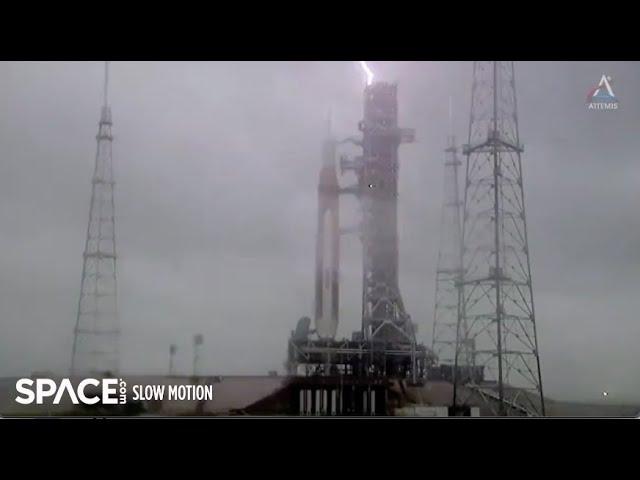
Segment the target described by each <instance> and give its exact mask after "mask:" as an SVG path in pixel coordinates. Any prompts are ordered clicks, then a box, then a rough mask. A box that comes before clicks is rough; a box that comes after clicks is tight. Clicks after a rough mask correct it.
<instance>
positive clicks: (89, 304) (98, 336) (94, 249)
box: [71, 62, 120, 374]
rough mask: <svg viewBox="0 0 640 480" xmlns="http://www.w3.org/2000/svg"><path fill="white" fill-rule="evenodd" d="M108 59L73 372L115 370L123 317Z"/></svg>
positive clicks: (89, 372)
mask: <svg viewBox="0 0 640 480" xmlns="http://www.w3.org/2000/svg"><path fill="white" fill-rule="evenodd" d="M108 83H109V63H108V62H106V63H105V73H104V102H103V106H102V110H101V114H100V122H99V124H98V135H97V136H96V139H97V142H98V146H97V152H96V162H95V170H94V173H93V178H92V180H91V205H90V209H89V225H88V227H87V239H86V244H85V249H84V254H83V263H82V280H81V286H80V298H79V301H78V313H77V319H76V326H75V329H74V341H73V352H72V359H71V373H72V374H104V373H107V372H109V373H111V374H116V373H117V372H118V358H119V345H118V344H119V337H120V330H119V322H118V306H117V297H116V294H117V288H116V240H115V216H114V202H113V188H114V179H113V178H114V177H113V165H112V157H111V144H112V141H113V137H112V135H111V126H112V122H111V108H110V107H109V103H108V96H107V94H108Z"/></svg>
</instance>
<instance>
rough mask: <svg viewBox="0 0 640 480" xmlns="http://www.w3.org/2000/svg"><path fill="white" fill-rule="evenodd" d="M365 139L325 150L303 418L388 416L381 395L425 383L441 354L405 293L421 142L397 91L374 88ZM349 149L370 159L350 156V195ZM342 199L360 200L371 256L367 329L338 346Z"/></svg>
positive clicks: (303, 325)
mask: <svg viewBox="0 0 640 480" xmlns="http://www.w3.org/2000/svg"><path fill="white" fill-rule="evenodd" d="M359 130H360V132H361V133H362V136H361V137H358V138H356V137H351V138H348V139H346V140H342V141H338V140H336V139H335V138H333V137H332V136H331V135H329V137H328V138H327V139H326V140H325V142H324V148H323V165H322V169H321V171H320V178H319V186H318V235H317V248H316V290H315V329H314V330H312V329H311V319H310V318H308V317H303V318H301V319H300V320H299V321H298V325H297V328H296V330H295V331H294V332H292V334H291V337H290V339H289V346H288V347H289V348H288V360H287V370H288V373H289V374H290V375H292V376H295V375H299V376H300V387H299V398H300V411H301V412H305V411H309V409H318V408H319V409H320V410H322V411H323V412H324V413H325V414H337V415H340V414H345V413H350V414H352V413H357V414H380V412H381V411H383V410H384V402H385V398H384V397H383V398H380V397H381V395H380V393H378V392H381V390H380V385H382V384H384V382H386V381H389V380H391V379H404V380H406V381H409V382H412V383H418V382H420V381H421V380H423V379H424V377H425V375H426V371H427V369H428V368H429V367H430V366H431V365H432V364H433V361H434V356H433V354H432V352H431V350H430V349H428V348H427V347H425V346H424V345H422V344H419V343H418V342H417V341H416V325H415V324H414V323H413V322H412V320H411V317H410V315H409V314H408V313H407V312H406V310H405V307H404V304H403V301H402V296H401V294H400V289H399V286H398V229H397V196H398V165H399V162H398V147H399V146H400V144H402V143H409V142H412V141H413V140H414V131H413V130H412V129H403V128H399V127H398V101H397V85H395V84H390V83H386V82H375V83H370V84H369V85H367V86H366V88H365V90H364V119H363V120H362V121H361V122H360V123H359ZM344 143H352V144H354V145H356V146H358V147H360V148H362V155H361V156H356V157H353V158H348V157H346V156H344V155H342V156H340V170H341V174H344V173H345V172H353V173H354V174H355V177H356V182H355V184H353V185H349V186H346V187H341V186H340V185H339V183H338V177H337V172H336V170H337V165H336V163H337V162H336V160H337V150H338V147H339V146H340V145H342V144H344ZM340 195H355V196H356V198H357V199H358V200H359V204H360V207H361V222H360V225H359V228H357V229H356V230H357V232H358V234H359V236H360V239H361V243H362V248H363V271H362V319H361V321H362V323H361V329H360V330H358V331H355V332H353V333H352V336H351V338H350V339H349V338H347V339H342V340H338V339H336V338H335V335H336V331H337V325H338V305H339V303H338V298H339V297H338V294H339V283H338V282H339V278H338V272H339V263H340V259H339V245H340V235H341V234H342V233H345V231H348V230H347V229H341V228H340V225H339V214H338V212H339V198H340ZM303 378H304V380H303ZM313 378H315V379H316V380H315V381H313V380H312V379H313ZM345 381H346V382H347V384H348V385H349V388H348V393H345V389H344V386H345ZM376 398H377V399H378V401H377V402H376ZM345 399H346V400H348V401H347V403H348V405H346V404H345Z"/></svg>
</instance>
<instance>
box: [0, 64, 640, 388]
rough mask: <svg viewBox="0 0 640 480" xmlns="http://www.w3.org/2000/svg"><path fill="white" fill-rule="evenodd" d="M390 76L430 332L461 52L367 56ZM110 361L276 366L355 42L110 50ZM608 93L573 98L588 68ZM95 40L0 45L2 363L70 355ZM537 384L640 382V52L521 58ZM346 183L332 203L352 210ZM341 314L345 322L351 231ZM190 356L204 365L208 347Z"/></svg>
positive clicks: (409, 231)
mask: <svg viewBox="0 0 640 480" xmlns="http://www.w3.org/2000/svg"><path fill="white" fill-rule="evenodd" d="M370 64H371V66H372V69H373V70H374V72H375V73H376V76H377V78H379V79H383V80H387V81H397V82H398V83H399V103H400V123H401V126H405V127H413V128H415V129H416V136H417V142H416V143H415V144H412V145H403V146H402V147H401V150H400V158H401V169H400V176H401V178H400V197H399V214H400V219H399V221H400V226H399V229H400V242H401V243H400V249H401V273H400V275H401V289H402V293H403V296H404V299H405V304H406V307H407V310H408V311H409V313H410V314H411V315H412V317H413V319H414V320H415V321H417V322H418V323H419V325H420V336H421V339H422V340H424V341H425V342H430V334H431V321H432V310H433V291H434V279H435V263H436V259H437V248H438V233H439V232H438V229H439V225H438V222H439V209H440V203H441V196H442V174H443V165H442V163H443V152H442V150H443V148H444V146H445V142H446V134H447V130H448V121H447V110H448V98H449V96H450V95H452V96H453V99H454V100H453V105H454V126H455V130H456V132H457V134H458V136H459V137H460V138H464V137H465V136H466V134H467V132H466V127H467V125H468V113H469V101H470V88H471V67H472V65H471V63H468V62H433V63H431V62H371V63H370ZM111 72H112V75H111V89H110V90H111V91H110V100H111V104H112V110H113V118H114V127H113V131H114V135H115V142H114V166H115V171H116V179H117V185H116V222H117V224H116V228H117V243H118V253H119V264H118V268H119V272H118V274H119V276H118V282H119V285H118V286H119V306H120V313H121V326H122V332H123V336H122V352H123V356H122V361H121V363H122V369H123V370H124V371H125V372H136V373H138V372H140V373H163V372H165V371H166V368H167V363H168V345H169V344H170V343H172V342H175V343H177V345H178V354H177V358H176V361H177V369H178V370H180V371H182V372H188V371H189V367H190V362H191V341H192V340H191V339H192V336H193V334H194V333H197V332H202V333H203V334H204V336H205V349H204V352H203V365H206V366H207V368H206V369H207V370H208V371H210V372H211V373H219V374H250V373H259V374H264V373H266V372H267V371H268V370H271V369H278V370H282V363H283V361H284V359H285V354H286V341H287V337H288V335H289V331H290V330H291V329H293V328H294V326H295V323H296V321H297V319H298V318H299V317H300V316H303V315H310V314H311V307H312V303H313V268H314V258H313V255H314V239H315V228H316V225H315V221H316V211H315V208H316V181H317V173H318V168H319V165H320V146H321V141H322V137H323V134H324V128H325V122H326V116H327V111H328V109H329V106H333V112H334V115H333V116H334V125H335V129H336V131H337V133H338V134H340V135H345V136H346V135H350V134H353V133H356V130H357V129H356V125H357V122H358V121H359V120H360V117H361V110H362V104H361V102H362V87H363V75H362V72H361V70H360V69H359V66H358V65H357V63H356V62H175V63H174V62H113V63H112V65H111ZM603 73H606V74H608V75H611V76H612V77H613V85H612V86H613V89H614V92H615V93H616V95H617V96H618V98H619V101H620V109H619V110H617V111H614V112H594V111H588V110H587V109H586V106H585V97H586V94H587V92H588V91H589V89H590V88H592V87H593V86H595V85H596V84H597V82H598V81H599V79H600V77H601V75H602V74H603ZM102 76H103V64H102V63H100V62H29V63H16V62H2V63H0V376H5V375H21V374H27V373H30V372H31V371H33V370H43V369H51V370H53V371H56V372H60V373H62V372H65V371H66V370H67V369H68V365H69V361H70V349H71V345H72V341H73V337H72V329H73V326H74V322H75V315H76V307H77V300H78V293H79V287H80V273H81V267H82V264H81V260H82V250H83V247H84V241H85V233H86V222H87V216H88V209H89V196H90V178H91V175H92V170H93V162H94V157H95V148H96V145H95V135H96V130H97V122H98V115H99V107H100V102H101V93H102ZM516 78H517V89H518V107H519V116H520V136H521V138H522V139H523V142H524V143H525V154H524V157H523V164H524V167H523V168H524V178H525V195H526V201H527V215H528V229H529V234H530V247H531V261H532V270H533V281H534V296H535V302H536V313H537V319H538V331H539V343H540V349H541V359H542V369H543V370H542V371H543V381H544V384H545V394H547V395H549V396H551V397H555V398H558V399H575V400H591V399H596V398H598V397H599V394H600V392H601V391H603V390H608V391H609V392H610V393H611V397H610V398H612V399H614V398H616V399H620V400H625V401H640V376H638V373H637V372H638V369H639V367H640V349H639V348H638V347H637V345H638V341H639V340H640V322H639V321H638V318H637V313H638V312H639V311H640V295H638V292H639V290H640V289H639V288H638V287H639V286H640V215H639V213H638V205H639V200H640V199H639V198H638V196H639V193H638V192H639V191H640V189H639V188H638V187H639V186H640V163H639V161H638V158H637V152H638V151H640V135H639V134H638V132H639V131H640V130H639V127H640V96H639V95H638V93H637V92H638V88H639V87H640V63H631V62H627V63H620V62H617V63H616V62H582V63H577V62H518V63H516ZM353 207H354V205H350V204H349V203H348V202H346V205H345V207H344V208H345V218H344V220H345V222H343V223H347V222H348V221H349V220H350V219H352V220H353V219H355V214H353V215H352V213H353V211H354V208H353ZM343 248H344V260H343V266H342V279H343V287H342V300H343V304H342V306H341V323H340V327H339V335H350V332H351V331H352V330H355V329H356V328H358V326H359V310H360V305H359V300H360V297H359V293H358V291H359V283H358V281H359V268H360V248H359V245H358V241H357V239H356V238H355V237H353V238H347V239H346V240H345V243H344V247H343ZM203 369H204V368H203Z"/></svg>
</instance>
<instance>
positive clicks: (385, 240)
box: [357, 82, 415, 343]
mask: <svg viewBox="0 0 640 480" xmlns="http://www.w3.org/2000/svg"><path fill="white" fill-rule="evenodd" d="M360 129H361V131H362V133H363V135H362V149H363V155H362V163H361V164H360V168H359V169H357V175H358V184H359V190H358V192H359V198H360V202H361V206H362V225H361V227H362V228H361V238H362V246H363V314H362V322H363V323H362V330H363V334H364V337H365V338H367V339H371V340H374V339H380V340H381V341H393V340H399V341H409V342H412V343H415V327H414V325H413V323H412V322H411V317H410V316H409V315H408V314H407V313H406V311H405V308H404V304H403V302H402V296H401V295H400V289H399V286H398V227H397V222H398V219H397V217H398V213H397V209H398V202H397V197H398V167H399V162H398V147H399V145H400V144H401V143H406V142H412V141H413V137H414V133H413V130H410V129H402V128H398V101H397V86H396V85H394V84H389V83H384V82H375V83H373V84H372V85H368V86H367V87H366V89H365V102H364V120H363V121H362V122H361V124H360Z"/></svg>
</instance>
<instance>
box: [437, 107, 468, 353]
mask: <svg viewBox="0 0 640 480" xmlns="http://www.w3.org/2000/svg"><path fill="white" fill-rule="evenodd" d="M449 115H451V106H450V111H449ZM445 152H446V155H445V162H444V190H443V192H444V196H443V202H442V210H441V215H440V246H439V251H438V266H437V271H436V295H435V308H434V316H433V337H432V346H431V348H432V350H433V352H434V353H435V354H436V355H437V357H438V359H439V362H440V364H446V365H453V364H454V362H455V352H456V331H457V325H458V283H459V281H460V275H461V273H462V242H461V240H462V231H461V229H462V224H461V218H462V217H461V213H460V210H461V207H462V202H461V201H460V186H459V185H460V184H459V180H458V179H459V171H460V167H461V166H462V162H461V161H460V159H459V158H458V147H457V145H456V137H455V135H453V133H451V134H450V135H449V136H448V138H447V148H446V150H445Z"/></svg>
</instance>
